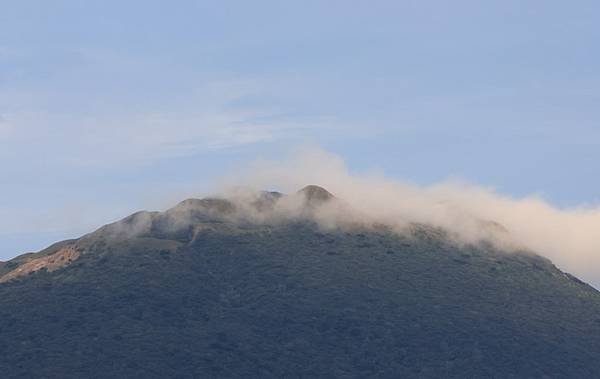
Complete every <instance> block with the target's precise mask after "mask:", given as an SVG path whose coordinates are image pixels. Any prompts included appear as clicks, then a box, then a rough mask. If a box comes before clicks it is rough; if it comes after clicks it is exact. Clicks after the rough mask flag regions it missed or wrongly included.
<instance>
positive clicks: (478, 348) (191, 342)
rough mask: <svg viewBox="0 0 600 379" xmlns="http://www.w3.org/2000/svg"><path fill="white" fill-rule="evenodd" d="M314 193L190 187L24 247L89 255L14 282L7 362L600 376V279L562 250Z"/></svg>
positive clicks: (10, 368)
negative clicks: (365, 213)
mask: <svg viewBox="0 0 600 379" xmlns="http://www.w3.org/2000/svg"><path fill="white" fill-rule="evenodd" d="M304 193H305V192H302V191H300V192H299V193H296V194H292V195H282V194H276V193H258V194H253V195H251V196H250V195H244V196H241V199H242V200H235V201H231V200H226V199H222V198H221V199H215V198H212V199H188V200H184V201H183V202H180V203H179V204H177V205H176V206H175V207H173V208H170V209H168V210H167V211H165V212H137V213H134V214H132V215H130V216H128V217H125V218H124V219H122V220H119V221H117V222H115V223H112V224H108V225H106V226H103V227H101V228H99V229H97V230H96V231H94V232H92V233H89V234H86V235H84V236H82V237H81V238H79V239H75V240H67V241H63V242H59V243H56V244H54V245H51V246H49V247H48V248H46V249H44V250H42V251H40V252H38V253H36V254H34V255H31V254H26V255H24V256H20V257H16V258H15V259H14V260H11V261H9V262H6V263H10V262H12V261H14V262H13V263H14V267H12V268H11V270H10V271H8V272H9V273H10V272H14V270H15V269H18V268H19V267H23V265H26V264H27V263H28V262H31V261H32V259H47V258H48V257H52V256H53V255H54V254H57V253H58V252H60V251H61V250H63V249H75V250H77V251H78V252H79V253H80V255H79V256H78V257H77V259H75V260H73V261H72V262H69V263H68V264H67V265H65V266H64V267H62V268H58V269H56V270H50V269H40V270H37V271H35V272H31V273H30V274H26V275H22V276H19V277H16V278H13V279H12V280H7V281H5V282H3V283H0V335H2V336H3V341H4V342H5V343H4V344H2V345H0V370H1V372H3V373H6V375H7V377H23V376H34V377H61V378H69V377H73V378H75V377H140V378H142V377H144V378H148V377H150V378H154V377H156V378H159V377H181V378H186V377H190V378H192V377H199V376H201V377H282V376H310V377H365V376H369V377H415V378H417V377H418V378H439V377H448V378H464V377H503V378H504V377H506V378H510V377H515V378H517V377H530V378H535V377H539V378H563V377H574V378H575V377H578V378H581V377H593V376H594V375H595V373H597V372H600V363H599V362H598V360H597V356H598V355H599V354H600V316H598V315H599V314H600V293H599V292H598V291H596V290H595V289H593V288H592V287H591V286H589V285H587V284H585V283H583V282H581V281H580V280H579V279H577V278H575V277H573V276H572V275H569V274H566V273H564V272H562V271H561V270H559V269H558V268H556V266H554V264H552V262H550V261H549V260H548V259H546V258H543V257H540V256H537V255H533V254H531V253H529V252H524V251H521V252H514V253H506V252H504V251H502V250H500V249H498V248H497V247H495V246H494V245H493V244H486V243H482V244H460V243H457V241H455V240H453V239H452V238H449V235H448V234H447V233H446V232H445V231H444V230H442V229H439V228H436V227H432V226H429V225H419V224H414V225H412V226H411V228H410V229H409V230H408V231H407V232H406V233H404V234H401V233H397V232H396V231H394V230H392V229H390V228H387V227H386V226H385V225H375V226H370V227H365V225H364V224H360V223H357V222H355V220H350V222H347V223H343V224H340V225H339V227H331V225H330V224H328V223H327V222H322V221H321V220H323V218H322V215H321V212H322V211H323V212H325V215H326V216H329V213H328V210H330V209H331V207H334V208H335V207H337V206H342V207H346V206H351V204H350V205H348V204H344V203H342V204H341V205H340V204H339V203H337V202H336V201H335V200H334V201H333V203H330V202H329V201H328V200H327V199H329V200H331V199H337V198H335V197H329V196H325V199H326V202H325V203H318V204H320V205H317V206H315V207H312V206H307V205H306V204H305V203H304V202H303V199H302V197H300V198H298V197H295V196H305V195H304ZM317 194H319V192H317ZM321 194H322V193H321ZM332 196H333V195H332ZM317 198H323V197H322V196H317ZM290 209H291V210H292V213H290ZM257 210H259V211H260V212H258V213H256V211H257ZM290 215H293V217H289V216H290ZM282 220H283V221H285V222H283V221H282ZM324 220H325V221H329V220H330V218H327V217H325V218H324ZM69 251H71V250H69ZM6 263H5V264H4V265H0V273H3V272H4V271H2V270H5V269H6ZM2 275H6V272H4V274H2Z"/></svg>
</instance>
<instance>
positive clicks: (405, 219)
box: [224, 150, 600, 284]
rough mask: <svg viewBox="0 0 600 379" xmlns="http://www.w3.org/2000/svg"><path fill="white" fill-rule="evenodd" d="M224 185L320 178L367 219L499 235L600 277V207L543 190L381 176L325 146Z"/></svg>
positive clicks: (471, 236)
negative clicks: (545, 195) (507, 190)
mask: <svg viewBox="0 0 600 379" xmlns="http://www.w3.org/2000/svg"><path fill="white" fill-rule="evenodd" d="M224 183H225V185H226V186H231V185H245V186H250V187H251V188H255V189H265V188H276V189H280V190H283V191H284V192H293V191H296V190H297V189H299V188H301V187H303V186H304V185H307V184H318V185H321V186H324V187H325V188H326V189H328V190H329V191H331V192H332V193H333V194H334V195H336V196H338V197H339V198H341V199H343V200H345V201H347V202H348V203H350V204H351V205H352V207H354V208H355V209H356V210H357V211H359V212H360V213H361V214H363V215H365V216H366V217H368V219H371V220H374V221H377V222H383V223H386V224H390V225H392V226H397V227H398V230H403V228H404V227H405V225H407V223H412V222H418V223H425V224H431V225H435V226H439V227H442V228H445V229H446V230H449V231H451V232H453V233H455V234H456V236H458V237H459V238H460V239H462V240H463V241H465V242H476V241H479V240H481V239H485V238H489V237H490V236H493V237H494V238H496V242H499V243H501V244H502V246H504V247H508V248H511V249H512V248H515V247H516V248H526V249H529V250H532V251H535V252H536V253H538V254H541V255H543V256H546V257H547V258H549V259H551V260H552V261H553V262H554V263H556V264H557V265H558V266H559V267H560V268H561V269H563V270H566V271H567V272H571V273H574V274H576V275H579V276H581V277H582V278H584V279H585V280H589V281H592V282H594V283H596V284H598V283H600V233H599V231H600V206H587V207H578V208H571V209H561V208H557V207H555V206H553V205H551V204H549V203H547V202H545V201H544V200H543V199H541V198H539V197H537V196H528V197H525V198H520V199H515V198H511V197H509V196H503V195H501V194H498V193H496V192H495V191H494V190H493V189H490V188H484V187H480V186H477V185H472V184H465V183H460V182H444V183H439V184H436V185H431V186H425V187H422V186H417V185H413V184H410V183H407V182H403V181H400V180H394V179H391V178H386V177H384V176H383V175H381V174H366V175H356V174H353V173H351V172H350V171H349V170H348V168H347V167H346V165H345V163H344V161H343V160H342V159H341V158H340V157H338V156H335V155H332V154H329V153H326V152H323V151H321V150H307V151H303V152H300V153H298V154H296V155H293V156H292V158H290V159H289V160H287V161H279V162H277V161H275V162H272V161H262V162H256V163H254V164H253V165H252V166H251V167H246V168H244V169H243V170H241V171H240V172H237V173H235V174H234V175H233V176H232V177H231V178H229V179H226V180H225V181H224ZM490 221H491V222H496V223H499V224H501V225H502V226H503V227H504V228H505V229H506V230H507V231H508V233H506V234H505V233H499V234H497V233H493V235H491V234H490V229H489V228H485V227H482V225H489V224H488V223H489V222H490ZM482 222H483V224H482ZM498 238H500V240H498Z"/></svg>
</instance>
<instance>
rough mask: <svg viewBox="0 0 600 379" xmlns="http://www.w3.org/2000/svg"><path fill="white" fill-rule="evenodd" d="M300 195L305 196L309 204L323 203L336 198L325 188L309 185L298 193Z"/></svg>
mask: <svg viewBox="0 0 600 379" xmlns="http://www.w3.org/2000/svg"><path fill="white" fill-rule="evenodd" d="M298 193H299V194H302V195H304V197H305V198H306V201H307V202H309V203H314V202H317V203H321V202H324V201H328V200H330V199H333V198H334V197H335V196H333V195H332V194H331V193H330V192H329V191H327V190H326V189H325V188H323V187H319V186H316V185H308V186H306V187H304V188H302V189H301V190H300V191H298Z"/></svg>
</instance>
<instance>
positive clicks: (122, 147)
mask: <svg viewBox="0 0 600 379" xmlns="http://www.w3.org/2000/svg"><path fill="white" fill-rule="evenodd" d="M599 25H600V3H599V2H597V1H569V2H566V1H551V0H545V1H523V0H519V1H512V0H502V1H427V0H425V1H422V0H420V1H400V0H396V1H376V0H370V1H333V0H332V1H309V0H303V1H225V0H219V1H169V2H167V1H150V0H144V1H112V0H103V1H61V0H55V1H45V0H41V1H28V0H12V1H11V0H0V195H1V196H0V259H8V258H9V257H12V256H14V255H17V254H19V253H22V252H25V251H32V250H37V249H40V248H42V247H44V246H45V245H47V244H48V243H50V242H53V241H56V240H58V239H62V238H67V237H76V236H78V235H79V234H81V233H83V232H87V231H90V230H92V229H93V228H95V227H97V226H99V225H102V224H104V223H106V222H109V221H113V220H115V219H117V218H120V217H121V216H125V215H127V214H129V213H131V212H132V211H135V210H138V209H142V208H155V207H159V208H160V207H162V206H166V205H168V204H171V203H175V202H177V201H178V200H181V198H182V197H184V195H188V194H190V193H196V192H202V191H205V190H206V189H208V188H210V184H211V183H212V182H213V181H214V180H215V179H216V178H218V177H220V176H221V175H222V174H223V173H226V172H228V171H229V170H231V169H232V168H235V167H238V166H239V165H240V164H242V163H244V162H248V161H250V160H253V159H256V158H259V157H264V158H269V159H273V158H277V157H279V156H285V155H286V154H287V152H288V151H289V150H290V149H292V148H294V147H296V146H299V145H312V146H319V147H321V148H323V149H325V150H327V151H331V152H333V153H335V154H338V155H340V156H342V157H344V159H345V160H346V162H347V164H348V166H349V167H350V168H351V169H352V170H357V171H361V170H365V169H370V168H376V169H380V170H382V171H383V172H385V173H386V174H387V175H388V176H391V177H394V178H400V179H404V180H408V181H412V182H415V183H418V184H428V183H433V182H438V181H441V180H445V179H447V178H462V179H464V180H466V181H469V182H473V183H478V184H480V185H483V186H490V187H495V188H496V189H497V190H498V192H500V193H503V194H506V195H510V196H514V197H521V196H524V195H527V194H531V193H538V194H541V196H542V197H543V198H545V199H547V200H548V201H549V202H550V203H552V204H555V205H557V206H561V207H572V206H577V205H585V204H588V205H589V204H598V203H599V202H600V195H599V187H600V176H599V175H598V169H599V166H600V163H599V162H600V49H599V41H600V26H599Z"/></svg>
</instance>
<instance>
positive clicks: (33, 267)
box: [0, 245, 81, 283]
mask: <svg viewBox="0 0 600 379" xmlns="http://www.w3.org/2000/svg"><path fill="white" fill-rule="evenodd" d="M80 255H81V253H80V252H79V251H78V250H77V249H75V247H74V246H73V245H69V246H66V247H63V248H62V249H60V250H59V251H57V252H56V253H54V254H51V255H48V256H45V257H40V258H34V259H32V260H30V261H29V262H26V263H23V264H22V265H21V266H19V267H17V268H16V269H14V270H12V271H10V272H9V273H7V274H5V275H4V276H2V277H0V283H4V282H7V281H9V280H12V279H15V278H18V277H21V276H24V275H28V274H29V273H32V272H35V271H39V270H41V269H44V268H45V269H46V270H48V271H50V272H52V271H55V270H58V269H59V268H61V267H65V266H68V265H70V264H71V263H72V262H73V261H75V260H77V259H78V258H79V256H80Z"/></svg>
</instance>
